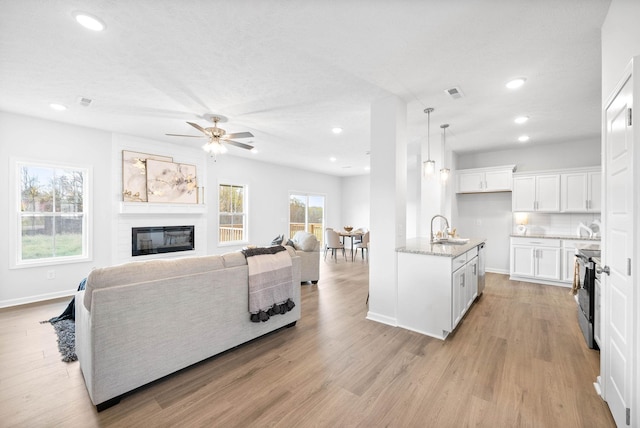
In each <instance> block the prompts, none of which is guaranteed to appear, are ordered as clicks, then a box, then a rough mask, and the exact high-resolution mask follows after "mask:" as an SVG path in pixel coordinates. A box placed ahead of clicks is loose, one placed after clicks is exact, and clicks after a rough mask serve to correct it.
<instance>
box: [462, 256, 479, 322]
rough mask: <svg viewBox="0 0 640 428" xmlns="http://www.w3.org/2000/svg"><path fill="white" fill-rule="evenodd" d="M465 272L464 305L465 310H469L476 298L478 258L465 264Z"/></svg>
mask: <svg viewBox="0 0 640 428" xmlns="http://www.w3.org/2000/svg"><path fill="white" fill-rule="evenodd" d="M466 270H467V272H466V278H465V280H466V281H465V288H466V290H465V291H466V295H467V297H466V305H467V309H469V308H470V307H471V304H472V303H473V301H474V300H475V299H476V297H478V256H476V257H474V258H473V259H471V261H470V262H469V263H467V266H466Z"/></svg>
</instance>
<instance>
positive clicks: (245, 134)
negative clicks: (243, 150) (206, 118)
mask: <svg viewBox="0 0 640 428" xmlns="http://www.w3.org/2000/svg"><path fill="white" fill-rule="evenodd" d="M251 137H253V134H252V133H251V132H236V133H235V134H227V135H225V136H224V138H225V139H226V138H251Z"/></svg>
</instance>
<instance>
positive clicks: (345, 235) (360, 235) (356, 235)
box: [338, 230, 364, 261]
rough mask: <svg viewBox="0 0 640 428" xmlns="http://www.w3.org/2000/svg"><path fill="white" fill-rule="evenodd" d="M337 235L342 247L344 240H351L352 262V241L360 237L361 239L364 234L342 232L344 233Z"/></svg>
mask: <svg viewBox="0 0 640 428" xmlns="http://www.w3.org/2000/svg"><path fill="white" fill-rule="evenodd" d="M338 235H340V238H341V239H342V244H343V245H344V243H345V242H344V240H345V238H351V261H353V239H354V238H356V237H360V238H361V239H362V235H364V232H362V231H351V232H347V231H346V230H344V231H341V232H338Z"/></svg>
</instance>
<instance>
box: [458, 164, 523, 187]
mask: <svg viewBox="0 0 640 428" xmlns="http://www.w3.org/2000/svg"><path fill="white" fill-rule="evenodd" d="M514 169H515V165H505V166H496V167H491V168H474V169H460V170H457V171H456V176H457V177H458V179H457V183H458V187H457V193H487V192H510V191H511V190H512V178H513V170H514Z"/></svg>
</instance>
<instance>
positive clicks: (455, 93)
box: [444, 86, 464, 100]
mask: <svg viewBox="0 0 640 428" xmlns="http://www.w3.org/2000/svg"><path fill="white" fill-rule="evenodd" d="M444 91H445V92H446V93H447V94H449V96H450V97H451V98H453V99H454V100H457V99H458V98H462V97H464V94H463V93H462V90H461V89H460V88H458V87H457V86H456V87H453V88H449V89H445V90H444Z"/></svg>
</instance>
